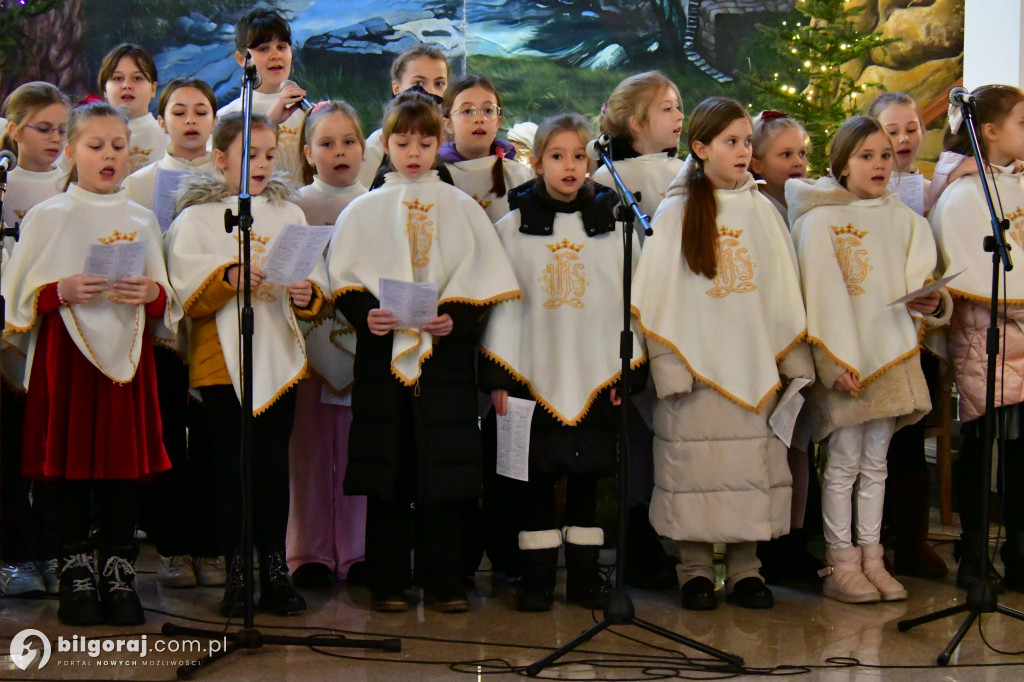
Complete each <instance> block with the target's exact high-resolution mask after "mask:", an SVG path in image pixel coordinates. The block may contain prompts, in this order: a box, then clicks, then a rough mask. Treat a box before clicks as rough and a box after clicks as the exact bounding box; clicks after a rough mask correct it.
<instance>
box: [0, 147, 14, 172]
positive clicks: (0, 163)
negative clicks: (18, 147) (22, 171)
mask: <svg viewBox="0 0 1024 682" xmlns="http://www.w3.org/2000/svg"><path fill="white" fill-rule="evenodd" d="M17 167H18V157H16V156H15V155H14V153H13V152H11V151H10V150H7V149H2V150H0V174H6V173H7V171H12V170H14V169H15V168H17Z"/></svg>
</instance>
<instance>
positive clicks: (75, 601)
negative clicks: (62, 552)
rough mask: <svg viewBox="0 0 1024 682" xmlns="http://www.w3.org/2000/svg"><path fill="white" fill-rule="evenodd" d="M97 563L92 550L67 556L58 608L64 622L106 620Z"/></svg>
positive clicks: (58, 614)
mask: <svg viewBox="0 0 1024 682" xmlns="http://www.w3.org/2000/svg"><path fill="white" fill-rule="evenodd" d="M80 549H83V546H76V547H75V548H74V549H72V551H75V550H80ZM95 566H96V564H95V559H94V558H93V555H92V552H88V551H80V552H77V553H75V554H69V555H67V556H65V557H64V566H63V568H61V571H60V605H59V606H58V608H57V618H58V619H59V620H60V622H61V623H63V624H64V625H100V624H101V623H103V610H102V609H101V608H100V598H99V592H98V591H97V589H96V568H95Z"/></svg>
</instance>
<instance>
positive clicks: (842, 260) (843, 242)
mask: <svg viewBox="0 0 1024 682" xmlns="http://www.w3.org/2000/svg"><path fill="white" fill-rule="evenodd" d="M830 227H831V228H832V232H833V233H834V234H835V244H834V246H835V250H836V260H837V261H838V262H839V269H840V270H841V271H842V272H843V281H844V282H846V291H847V292H848V293H849V294H850V296H860V295H861V294H863V293H864V287H862V286H860V284H861V283H862V282H863V281H864V280H865V279H867V276H868V271H869V270H871V264H870V263H869V262H868V250H867V249H865V248H861V241H860V240H861V239H863V238H864V237H865V236H867V234H868V233H867V230H858V229H857V228H855V227H854V226H853V223H847V224H846V225H844V226H843V227H839V226H838V225H831V226H830Z"/></svg>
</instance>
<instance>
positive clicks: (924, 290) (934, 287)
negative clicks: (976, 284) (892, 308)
mask: <svg viewBox="0 0 1024 682" xmlns="http://www.w3.org/2000/svg"><path fill="white" fill-rule="evenodd" d="M962 272H963V270H961V271H960V272H955V273H953V274H952V275H947V276H945V277H942V278H940V279H937V280H935V281H934V282H932V283H931V284H925V285H924V286H923V287H921V288H920V289H915V290H913V291H911V292H910V293H909V294H907V295H906V296H900V297H899V298H897V299H896V300H895V301H893V302H892V303H890V304H889V305H899V304H901V303H909V302H910V301H913V300H914V299H915V298H920V297H922V296H927V295H928V294H930V293H932V292H934V291H938V290H939V289H941V288H942V287H944V286H946V284H948V283H949V282H950V281H951V280H952V279H953V278H954V277H957V276H959V275H960V274H961V273H962Z"/></svg>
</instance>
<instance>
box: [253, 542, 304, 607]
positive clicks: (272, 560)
mask: <svg viewBox="0 0 1024 682" xmlns="http://www.w3.org/2000/svg"><path fill="white" fill-rule="evenodd" d="M260 608H261V609H265V610H267V611H273V612H274V613H276V614H278V615H280V616H291V615H294V614H296V613H299V612H301V611H305V610H306V600H305V599H303V598H302V595H301V594H299V593H298V592H296V591H295V588H294V587H292V579H291V577H290V576H289V575H288V564H286V563H285V560H284V552H283V551H280V550H277V551H272V552H260Z"/></svg>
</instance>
